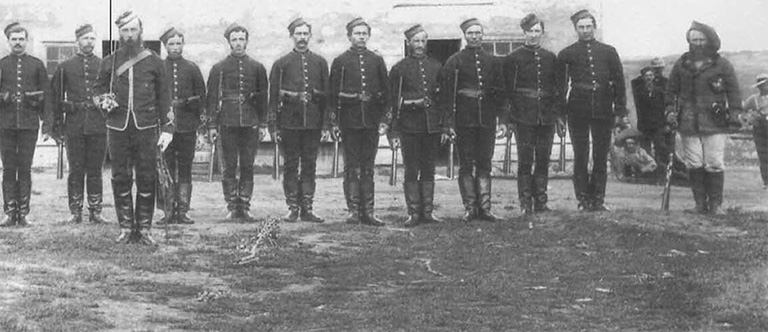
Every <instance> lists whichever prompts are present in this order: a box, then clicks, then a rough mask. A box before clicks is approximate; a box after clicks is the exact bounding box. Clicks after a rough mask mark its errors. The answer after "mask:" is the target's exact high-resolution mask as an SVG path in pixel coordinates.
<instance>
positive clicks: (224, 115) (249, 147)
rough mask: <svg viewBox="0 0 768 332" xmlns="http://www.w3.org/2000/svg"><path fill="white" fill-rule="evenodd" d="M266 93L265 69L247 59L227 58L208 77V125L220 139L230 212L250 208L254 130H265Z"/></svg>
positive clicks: (225, 195) (224, 187) (226, 198)
mask: <svg viewBox="0 0 768 332" xmlns="http://www.w3.org/2000/svg"><path fill="white" fill-rule="evenodd" d="M219 87H221V89H219ZM268 89H269V82H268V81H267V70H266V68H264V65H262V64H261V63H259V62H258V61H256V60H254V59H253V58H251V57H249V56H248V55H243V56H239V57H238V56H235V55H233V54H230V55H228V56H227V57H226V58H224V59H223V60H221V61H219V62H218V63H217V64H215V65H214V66H213V68H211V72H210V74H209V75H208V105H207V111H208V114H209V118H210V119H211V124H210V125H212V126H216V127H218V128H219V132H220V135H221V152H222V157H223V159H224V172H223V173H224V174H223V178H222V186H223V189H224V199H225V201H226V202H227V208H228V209H229V210H230V211H234V210H236V209H238V208H239V207H242V208H243V209H245V210H247V209H248V208H249V207H250V198H251V194H252V193H253V161H254V158H255V157H256V150H257V148H258V144H259V133H258V130H257V129H258V128H259V127H261V128H266V126H267V112H268V111H267V106H268V105H267V102H268V96H267V94H268V92H269V90H268ZM238 160H239V165H238ZM238 167H239V169H240V179H239V180H238V179H237V170H238Z"/></svg>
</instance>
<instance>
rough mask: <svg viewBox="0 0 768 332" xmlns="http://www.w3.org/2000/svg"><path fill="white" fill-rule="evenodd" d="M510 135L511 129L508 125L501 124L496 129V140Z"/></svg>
mask: <svg viewBox="0 0 768 332" xmlns="http://www.w3.org/2000/svg"><path fill="white" fill-rule="evenodd" d="M508 135H509V127H507V125H506V124H504V123H501V124H499V126H498V127H497V128H496V138H502V137H507V136H508Z"/></svg>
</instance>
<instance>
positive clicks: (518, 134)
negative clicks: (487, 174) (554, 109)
mask: <svg viewBox="0 0 768 332" xmlns="http://www.w3.org/2000/svg"><path fill="white" fill-rule="evenodd" d="M554 134H555V126H554V125H550V126H539V125H528V124H524V123H518V124H517V126H516V129H515V141H516V142H517V174H518V175H536V176H545V177H546V176H548V175H549V161H550V155H551V154H552V142H553V140H554ZM534 167H535V168H534Z"/></svg>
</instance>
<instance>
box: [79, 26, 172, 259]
mask: <svg viewBox="0 0 768 332" xmlns="http://www.w3.org/2000/svg"><path fill="white" fill-rule="evenodd" d="M115 25H116V26H117V28H118V30H119V33H120V48H119V49H117V50H116V51H115V52H114V53H113V54H110V55H109V56H108V57H106V58H105V59H104V61H102V63H101V68H100V69H99V75H98V79H97V83H96V86H95V87H94V90H95V92H96V94H97V96H96V97H94V101H95V102H96V104H97V105H99V107H101V109H102V110H103V111H104V112H105V113H106V114H107V115H106V116H107V128H108V129H109V130H108V132H107V135H108V146H109V155H110V157H111V158H112V191H113V192H114V197H115V210H116V212H117V222H118V224H119V226H120V229H121V232H120V236H118V238H117V240H116V241H117V242H121V241H124V240H125V241H129V242H131V241H140V242H143V243H146V244H152V245H154V244H155V241H154V239H152V237H151V234H150V229H151V227H152V214H153V212H154V209H155V190H156V185H155V184H156V182H155V179H156V174H155V172H156V166H155V158H156V156H157V153H158V151H157V150H158V146H159V147H160V149H161V150H165V148H167V147H168V144H170V142H171V140H172V139H173V129H174V128H173V122H172V121H171V120H172V119H173V117H174V114H173V108H172V107H171V94H170V89H169V87H170V85H169V84H168V78H167V77H166V75H165V66H164V64H163V60H162V59H161V58H160V56H158V55H157V54H155V53H154V52H152V51H151V50H148V49H146V48H144V45H143V41H142V33H143V28H142V27H143V25H142V21H141V19H140V18H139V17H138V16H137V15H136V14H135V13H133V12H131V11H126V12H124V13H123V14H121V15H120V16H119V17H118V18H117V20H115ZM158 132H159V135H158ZM134 173H135V174H136V205H135V207H134V204H133V194H132V187H133V174H134Z"/></svg>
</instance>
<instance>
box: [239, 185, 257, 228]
mask: <svg viewBox="0 0 768 332" xmlns="http://www.w3.org/2000/svg"><path fill="white" fill-rule="evenodd" d="M237 191H238V192H237V196H238V197H239V203H240V216H242V217H243V220H244V221H247V222H251V221H254V218H253V216H252V215H251V195H253V180H251V181H243V180H242V179H241V180H240V186H239V188H238V190H237Z"/></svg>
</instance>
